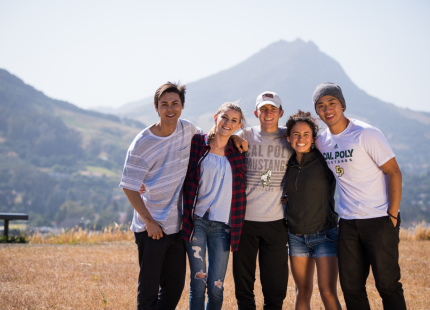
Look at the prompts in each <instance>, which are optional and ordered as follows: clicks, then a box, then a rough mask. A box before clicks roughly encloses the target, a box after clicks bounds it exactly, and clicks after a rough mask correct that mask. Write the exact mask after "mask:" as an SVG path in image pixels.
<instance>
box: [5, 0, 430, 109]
mask: <svg viewBox="0 0 430 310" xmlns="http://www.w3.org/2000/svg"><path fill="white" fill-rule="evenodd" d="M428 16H430V2H429V1H425V0H416V1H414V0H411V1H407V2H406V1H397V0H394V1H385V0H381V1H368V0H362V1H341V0H339V1H337V0H336V1H335V0H333V1H330V0H326V1H318V0H314V1H311V0H301V1H289V0H284V1H270V0H266V1H264V2H263V1H252V0H247V1H242V0H237V1H223V0H221V1H187V0H185V1H181V2H179V1H169V0H166V1H158V2H155V1H131V0H123V1H107V0H104V1H89V0H87V1H80V0H74V1H47V0H38V1H30V0H20V1H6V0H0V68H3V69H6V70H8V71H10V72H11V73H13V74H15V75H17V76H18V77H20V78H21V79H23V80H24V81H25V82H26V83H28V84H30V85H32V86H34V87H35V88H37V89H39V90H42V91H43V92H44V93H45V94H47V95H48V96H51V97H53V98H57V99H62V100H67V101H69V102H71V103H73V104H76V105H78V106H80V107H84V108H91V107H96V106H115V107H117V106H120V105H123V104H125V103H127V102H130V101H134V100H139V99H143V98H145V97H149V96H152V95H153V93H154V91H155V89H156V88H157V87H158V86H159V85H160V84H162V83H164V82H166V81H167V80H175V81H177V80H180V81H181V82H183V83H188V82H192V81H196V80H198V79H200V78H203V77H206V76H209V75H211V74H214V73H217V72H219V71H221V70H224V69H228V68H230V67H231V66H233V65H235V64H237V63H239V62H241V61H243V60H245V59H246V58H248V57H249V56H251V55H252V54H255V53H256V52H258V51H259V50H261V49H262V48H264V47H266V46H267V45H269V44H271V43H273V42H275V41H278V40H280V39H283V40H287V41H293V40H295V39H296V38H301V39H302V40H304V41H312V42H314V43H315V44H316V45H317V46H318V47H319V48H320V50H321V51H323V52H324V53H326V54H328V55H329V56H331V57H333V58H334V59H336V60H337V61H338V62H339V63H340V64H341V65H342V67H343V68H344V70H345V71H346V73H347V74H348V75H349V77H350V78H351V79H352V80H353V81H354V82H355V83H356V84H357V85H358V87H360V88H361V89H363V90H365V91H366V92H367V93H369V94H371V95H373V96H375V97H378V98H379V99H381V100H384V101H386V102H390V103H394V104H396V105H398V106H401V107H408V108H410V109H413V110H423V111H430V99H429V96H428V92H427V90H428V87H429V86H428V85H429V82H430V78H429V73H428V72H430V57H429V55H430V35H429V30H430V19H429V18H428Z"/></svg>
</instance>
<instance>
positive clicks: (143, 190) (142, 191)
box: [139, 183, 146, 195]
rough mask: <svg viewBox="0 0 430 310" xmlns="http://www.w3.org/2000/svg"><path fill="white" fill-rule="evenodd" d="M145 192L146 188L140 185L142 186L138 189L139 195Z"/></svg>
mask: <svg viewBox="0 0 430 310" xmlns="http://www.w3.org/2000/svg"><path fill="white" fill-rule="evenodd" d="M145 192H146V187H145V184H143V183H142V186H141V187H140V189H139V194H141V195H142V194H144V193H145Z"/></svg>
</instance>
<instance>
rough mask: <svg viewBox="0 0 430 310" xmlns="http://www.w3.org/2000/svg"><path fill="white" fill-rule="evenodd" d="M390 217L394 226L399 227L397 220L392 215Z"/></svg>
mask: <svg viewBox="0 0 430 310" xmlns="http://www.w3.org/2000/svg"><path fill="white" fill-rule="evenodd" d="M390 219H391V222H393V225H394V227H397V220H396V219H395V218H394V217H391V216H390Z"/></svg>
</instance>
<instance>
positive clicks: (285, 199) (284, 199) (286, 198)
mask: <svg viewBox="0 0 430 310" xmlns="http://www.w3.org/2000/svg"><path fill="white" fill-rule="evenodd" d="M287 201H288V197H287V195H285V196H284V197H282V198H281V202H282V203H283V204H284V205H285V204H287Z"/></svg>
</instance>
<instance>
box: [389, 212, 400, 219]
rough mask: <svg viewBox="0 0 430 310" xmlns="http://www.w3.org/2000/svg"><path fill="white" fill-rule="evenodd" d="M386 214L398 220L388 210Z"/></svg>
mask: <svg viewBox="0 0 430 310" xmlns="http://www.w3.org/2000/svg"><path fill="white" fill-rule="evenodd" d="M387 214H388V215H389V216H391V217H392V218H393V219H396V220H398V218H397V217H395V216H394V215H392V214H391V213H390V212H388V211H387ZM397 216H398V215H397Z"/></svg>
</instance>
